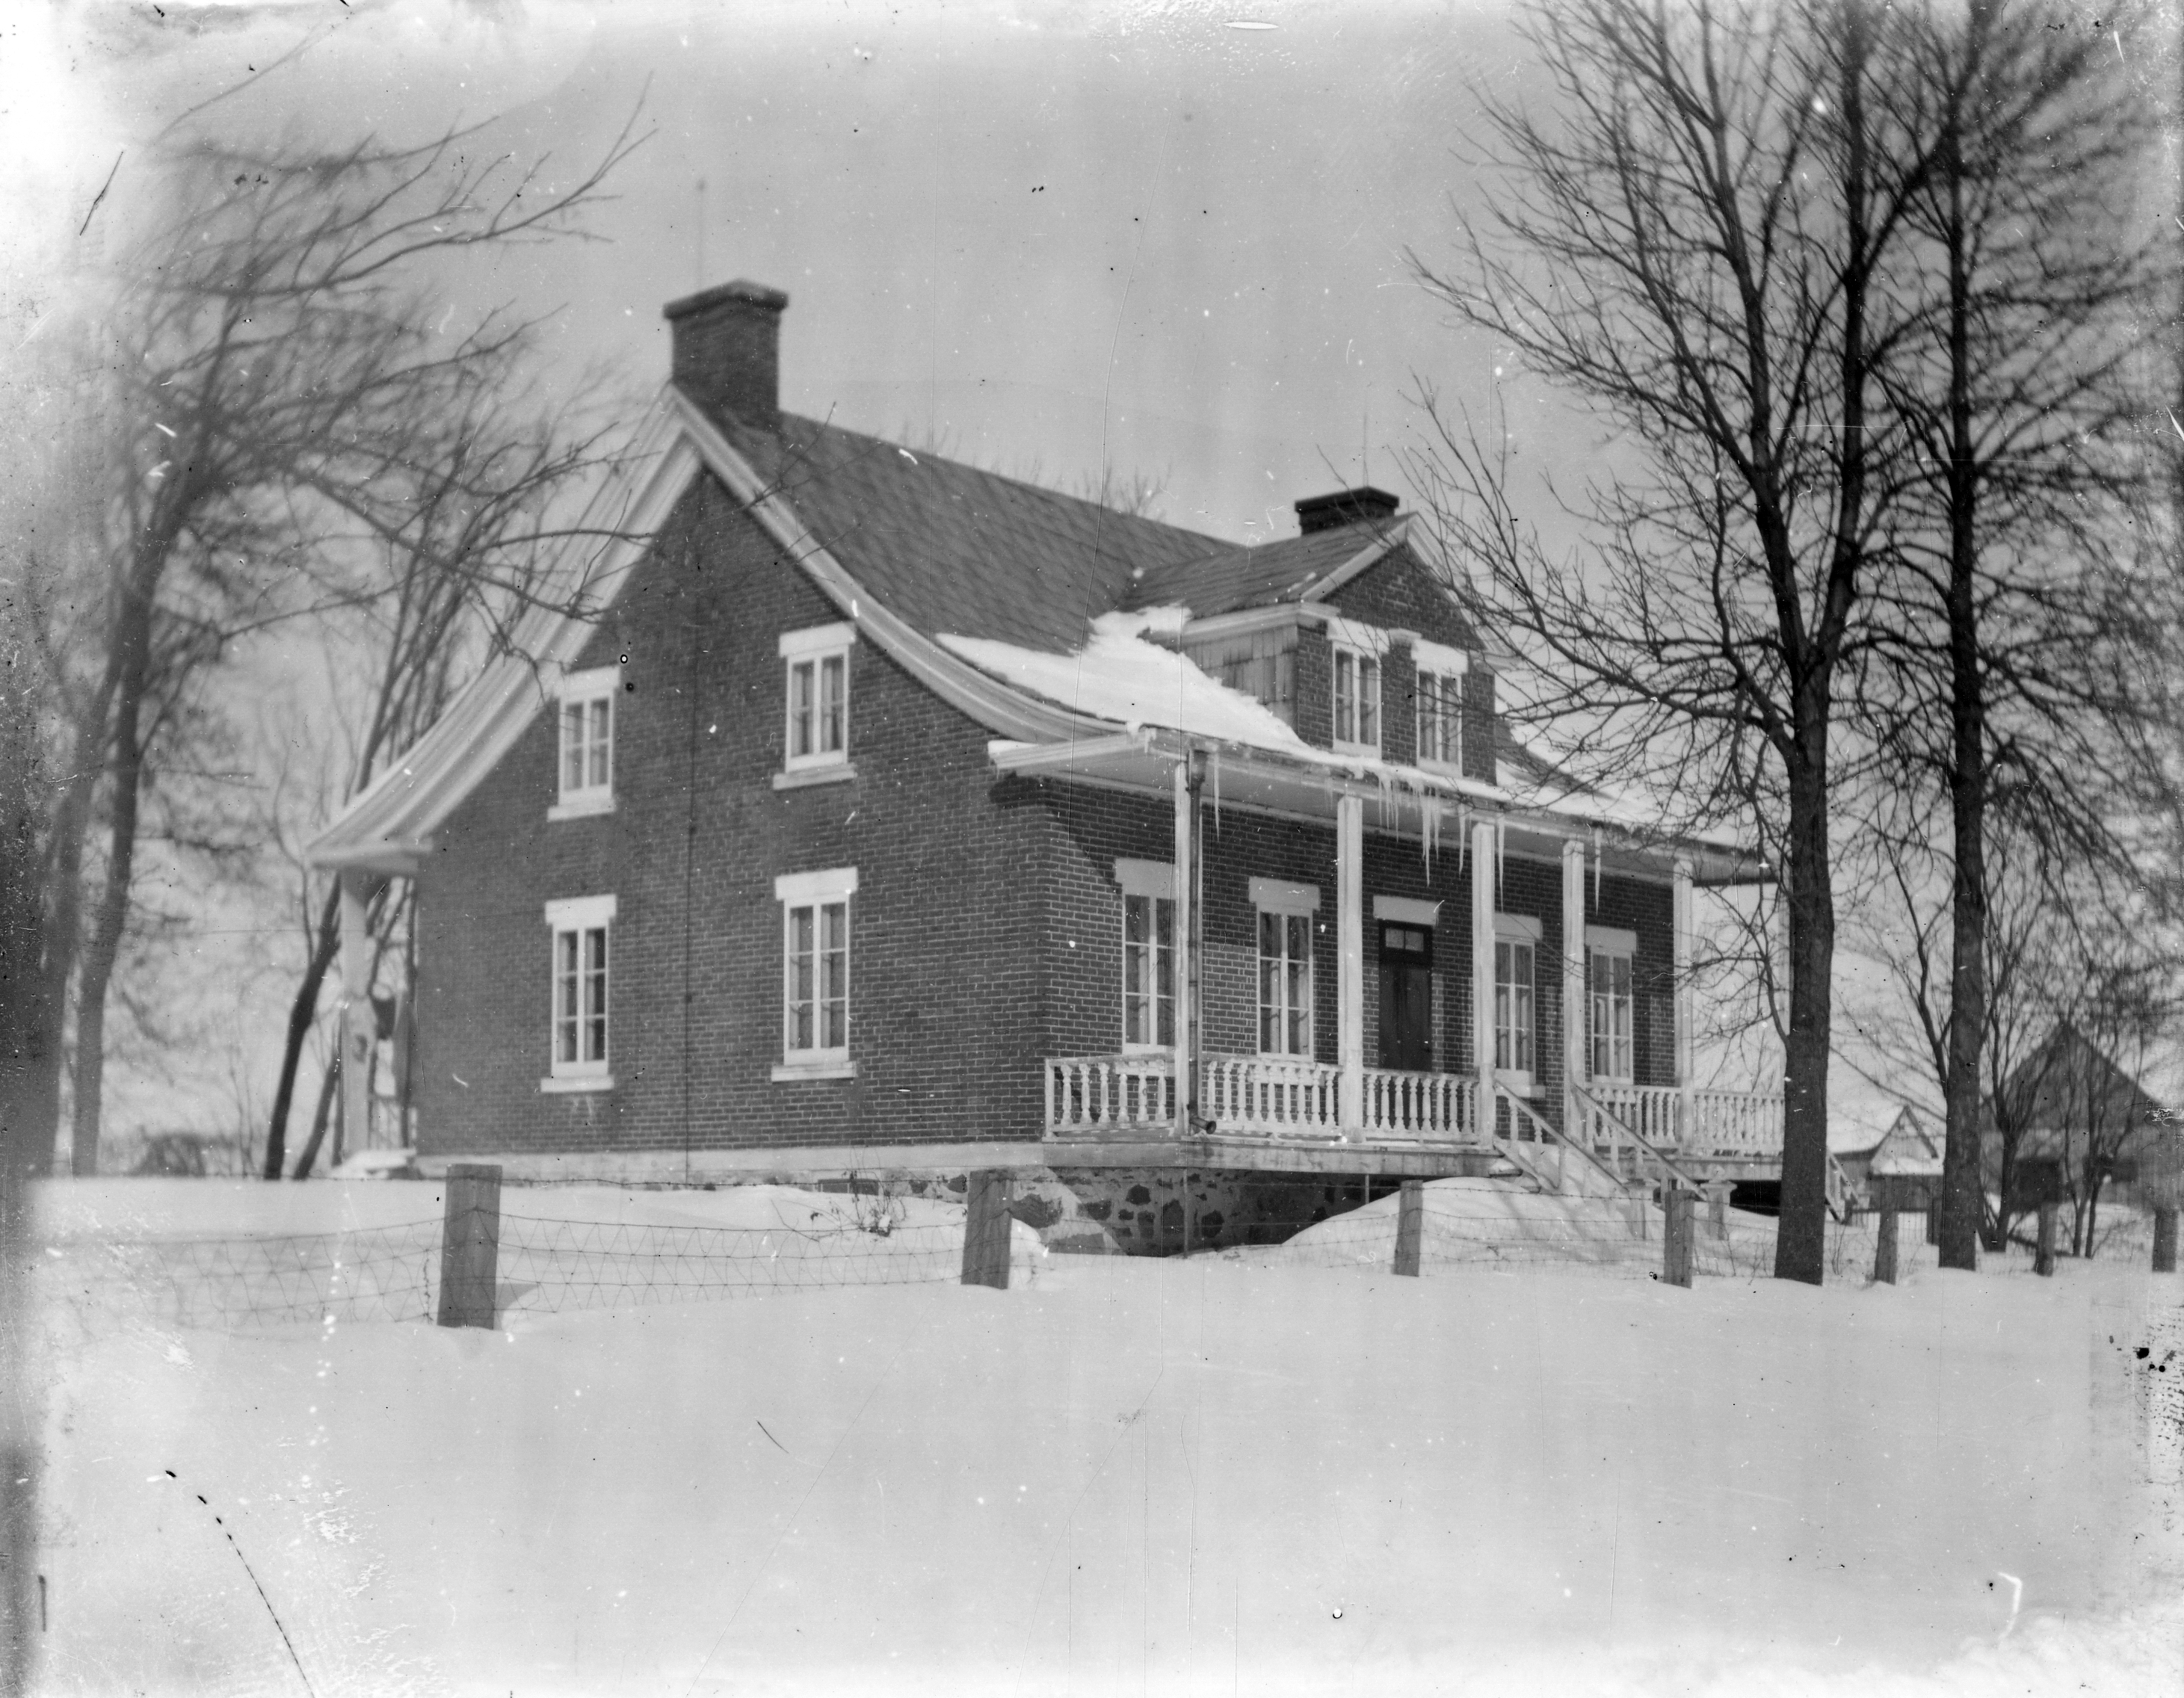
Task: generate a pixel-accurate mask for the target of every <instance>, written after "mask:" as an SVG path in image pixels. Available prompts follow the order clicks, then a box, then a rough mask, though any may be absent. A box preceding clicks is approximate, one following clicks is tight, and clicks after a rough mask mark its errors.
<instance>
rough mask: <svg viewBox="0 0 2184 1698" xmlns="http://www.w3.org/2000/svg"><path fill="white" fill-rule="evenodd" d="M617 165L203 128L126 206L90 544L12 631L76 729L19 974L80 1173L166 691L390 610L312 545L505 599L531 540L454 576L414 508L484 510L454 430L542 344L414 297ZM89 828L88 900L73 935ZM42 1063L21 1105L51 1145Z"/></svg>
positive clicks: (559, 223)
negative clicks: (448, 498) (44, 1030)
mask: <svg viewBox="0 0 2184 1698" xmlns="http://www.w3.org/2000/svg"><path fill="white" fill-rule="evenodd" d="M632 145H633V144H632V142H631V140H630V137H629V134H628V132H627V131H624V133H623V135H622V136H621V138H619V139H618V140H617V141H616V143H615V144H614V145H613V146H612V147H610V148H609V149H608V150H607V152H606V153H605V154H604V156H603V157H602V158H601V159H599V161H598V162H597V163H596V164H593V165H591V166H590V167H588V168H586V169H583V170H578V171H577V172H575V173H573V174H571V175H568V176H566V177H564V178H562V179H561V180H560V181H556V180H555V178H554V175H553V174H552V173H551V172H550V171H549V169H548V166H547V162H545V161H543V160H542V161H540V162H538V163H537V164H533V165H532V166H531V167H530V168H528V169H527V170H523V169H517V168H515V167H513V166H512V165H511V164H510V161H509V160H508V159H507V158H506V157H505V156H496V155H495V154H493V151H492V150H491V149H489V148H480V147H478V145H477V141H476V136H475V135H474V134H471V133H468V132H451V133H449V134H447V135H444V136H441V137H440V138H438V139H437V141H434V142H430V143H427V144H426V145H423V146H420V147H398V146H392V145H387V144H382V143H380V142H376V141H372V140H369V139H367V140H365V141H361V142H358V143H356V144H355V145H354V146H352V147H349V148H345V149H341V150H338V151H332V152H328V151H323V150H320V149H317V148H307V147H302V146H288V147H275V148H262V149H261V148H237V147H233V146H229V145H226V144H223V143H222V142H219V141H217V140H214V139H208V138H207V137H206V136H205V135H204V134H203V132H202V131H201V130H200V131H199V132H198V133H197V134H196V135H194V136H187V135H186V136H183V137H182V138H181V139H180V140H175V141H170V142H167V143H166V144H165V145H164V148H163V149H162V150H161V156H160V163H159V166H158V168H157V169H156V170H154V171H152V172H150V173H149V174H148V177H147V180H146V181H144V182H143V183H142V185H140V186H139V187H138V188H137V198H138V199H139V201H141V202H143V203H148V204H149V205H150V206H151V207H152V208H153V211H152V213H151V214H149V215H148V219H147V220H146V227H145V230H144V233H143V234H142V236H141V237H139V238H138V239H137V241H136V242H135V243H134V244H133V246H132V247H131V251H130V254H129V261H128V264H127V266H126V268H125V276H126V277H127V279H128V281H126V282H125V284H124V285H123V286H122V287H120V288H119V289H118V291H116V292H115V293H114V296H113V297H112V298H111V299H110V301H109V303H107V306H106V309H105V313H104V318H103V336H102V337H101V341H102V342H103V347H102V348H101V353H102V354H103V359H102V360H101V362H100V369H101V370H103V372H104V373H105V374H106V376H105V380H104V381H105V382H106V383H107V385H108V387H109V390H110V392H109V393H106V394H105V395H103V398H102V404H101V405H100V406H99V408H98V409H97V417H98V418H100V419H102V420H105V421H106V423H107V425H108V427H109V428H108V433H107V436H106V438H105V440H104V441H103V443H101V444H100V449H101V453H100V455H99V465H98V472H99V477H98V482H97V487H99V488H100V489H101V490H102V491H103V504H102V509H101V511H100V512H99V513H98V514H97V527H96V529H97V534H96V537H95V541H94V543H93V546H92V548H90V549H89V550H88V551H87V552H88V554H89V556H90V559H89V561H88V563H87V566H86V571H85V572H84V573H83V574H80V575H79V576H76V577H75V578H73V579H70V578H68V577H67V576H65V575H61V576H50V575H49V576H48V578H47V580H45V581H40V580H37V579H36V578H35V577H34V578H33V580H32V582H31V589H32V591H33V592H34V593H33V594H32V595H31V597H30V598H29V606H28V613H29V615H30V617H31V619H32V620H33V621H35V622H36V629H37V630H38V631H39V632H41V633H42V636H43V637H44V638H45V648H46V652H47V654H48V656H49V658H50V659H51V660H52V663H53V665H54V668H55V671H56V674H57V676H58V678H59V680H60V686H59V687H60V688H61V691H62V693H63V695H64V697H65V698H66V700H67V706H68V712H67V715H66V718H67V722H68V726H69V731H68V741H69V743H70V750H69V754H68V759H67V760H66V762H65V765H64V773H65V777H64V782H63V784H62V787H61V788H60V791H59V794H58V801H57V803H56V805H55V808H54V816H53V826H52V829H51V832H50V833H49V842H48V844H47V853H46V855H45V857H44V866H43V867H42V878H41V884H42V905H43V908H44V910H45V916H46V923H45V927H44V935H43V937H42V949H41V957H40V966H39V975H38V977H39V982H40V995H41V997H42V999H43V1005H44V1006H45V1007H46V1008H47V1009H48V1010H57V1009H58V1008H60V1007H61V1006H62V1005H63V1003H64V999H65V998H66V996H67V994H68V991H69V988H70V983H71V979H72V977H73V981H74V987H75V1001H74V1005H73V1006H74V1010H75V1067H74V1078H75V1106H74V1122H75V1156H74V1166H75V1170H76V1171H77V1172H93V1171H96V1166H97V1138H98V1132H99V1122H100V1107H101V1095H100V1079H101V1066H102V1061H103V1050H104V1043H103V1029H104V1020H105V1010H106V1006H107V997H108V991H109V984H110V982H111V978H112V976H113V972H114V965H115V962H116V960H117V959H118V958H119V955H120V948H121V944H122V941H123V938H124V934H125V929H126V927H127V925H128V923H129V917H130V913H131V879H132V875H133V872H134V861H135V855H136V844H137V836H138V831H139V809H140V805H141V803H142V797H143V794H144V786H145V782H146V778H147V774H148V772H150V771H155V770H156V769H157V767H158V765H159V762H160V761H161V760H163V759H164V757H165V754H166V752H167V751H166V750H165V749H164V748H163V746H162V744H161V742H160V740H159V731H160V729H161V724H162V721H161V717H160V715H159V704H160V702H161V700H162V699H163V692H164V693H171V691H172V688H173V687H174V686H175V683H176V682H177V680H178V676H181V675H186V674H187V670H188V668H189V667H192V666H198V667H203V666H210V665H216V664H218V663H219V661H220V660H221V659H222V658H223V657H224V656H225V655H226V654H228V653H230V652H231V649H233V647H234V646H235V645H236V644H237V643H238V642H241V641H242V640H244V639H246V638H247V637H248V636H249V635H250V634H251V633H253V632H256V631H259V630H263V629H265V628H266V627H267V626H269V625H270V624H272V623H273V622H275V621H281V620H289V619H295V618H298V617H307V616H315V615H319V614H320V613H323V612H324V611H325V610H326V609H327V608H328V607H329V606H337V605H343V604H348V603H349V602H351V601H353V600H355V599H359V598H364V599H369V598H376V596H377V595H379V594H380V593H382V590H381V588H380V587H378V586H375V585H371V584H369V583H364V584H356V583H350V584H348V585H344V586H338V587H333V588H331V590H329V588H328V587H327V585H326V582H325V580H324V578H323V577H322V576H320V575H319V574H316V573H315V572H314V571H311V570H309V567H310V565H311V564H312V562H313V561H314V560H317V559H322V558H324V557H325V555H326V548H325V539H326V537H328V536H329V535H336V536H338V535H340V534H343V533H344V532H346V533H347V534H348V535H350V536H352V537H370V538H376V539H378V540H379V541H381V542H382V543H386V544H387V545H390V546H392V547H395V548H407V549H409V550H412V551H415V552H417V553H419V554H423V555H424V556H426V558H428V559H430V560H432V564H433V565H434V566H435V567H436V568H437V570H439V571H443V572H445V573H447V574H448V576H450V577H451V579H453V580H454V581H456V582H460V583H461V584H462V585H463V586H464V587H465V593H466V594H470V595H471V596H474V597H477V598H490V597H492V596H494V595H499V594H504V593H509V592H510V591H511V590H516V591H517V592H518V593H520V587H519V586H517V585H515V583H514V582H512V580H511V578H510V576H509V574H508V573H507V571H506V570H505V567H506V553H505V552H504V551H505V550H506V549H508V548H514V549H515V550H516V551H517V552H520V553H523V554H526V555H527V552H528V550H529V549H530V548H532V547H535V545H536V544H537V543H538V540H539V538H538V537H513V536H507V535H503V536H500V537H498V538H497V542H498V543H499V544H500V545H501V548H499V549H489V550H487V551H485V552H483V553H473V554H467V555H465V554H451V553H447V552H444V551H443V550H442V548H441V544H442V543H443V541H444V537H443V535H442V534H441V533H439V532H434V531H432V530H430V529H426V528H421V520H420V515H421V510H422V509H421V504H420V502H419V500H418V495H419V493H420V492H421V490H425V489H429V488H431V487H433V485H434V483H435V482H436V480H438V479H440V478H443V477H444V476H446V468H448V467H449V466H450V465H460V466H461V467H462V468H463V471H462V473H461V474H460V476H461V477H462V478H463V479H465V480H466V481H465V482H463V486H462V487H463V493H464V496H465V498H466V499H467V500H468V501H470V502H471V503H472V504H475V505H477V506H481V507H484V506H490V505H491V504H493V503H494V502H495V501H496V500H498V499H499V498H501V497H502V496H503V494H504V484H503V482H502V480H503V479H504V476H505V475H506V471H507V468H506V467H505V466H504V464H503V463H502V461H501V460H500V459H499V457H498V456H497V455H495V454H487V455H485V456H483V457H482V458H469V459H466V458H465V454H466V451H467V449H468V448H469V446H470V444H469V442H468V439H467V438H466V437H465V434H464V433H465V429H466V428H467V427H468V426H471V424H473V423H474V422H475V420H476V419H477V418H478V417H479V416H480V413H481V409H485V408H489V407H490V406H491V405H492V404H493V398H496V397H502V396H505V395H507V394H508V393H510V391H511V389H512V387H513V385H514V378H515V374H516V373H517V372H518V370H520V368H521V363H522V361H523V360H524V359H525V358H526V354H527V353H528V350H529V348H530V347H531V345H532V340H533V338H534V335H535V332H536V330H537V325H536V324H535V323H534V322H532V321H529V320H512V319H510V318H509V317H508V316H506V315H504V314H500V313H497V312H496V313H487V314H486V315H484V316H483V317H482V319H481V320H477V321H476V322H473V323H471V324H468V325H466V326H464V327H463V328H462V329H461V330H460V331H457V332H456V333H454V334H452V335H450V334H448V333H446V332H447V331H448V327H449V326H451V325H452V324H453V322H454V316H455V315H454V314H453V313H452V312H449V311H446V310H442V309H437V303H433V302H432V301H431V300H430V299H429V297H428V290H427V287H426V285H427V282H428V280H429V274H430V272H431V270H432V268H433V267H435V266H437V265H443V264H448V263H450V262H451V261H453V260H454V259H456V258H458V257H459V256H460V255H461V254H462V253H464V252H465V250H469V249H473V248H502V247H506V246H508V245H511V244H518V243H522V242H532V241H541V240H548V239H552V238H554V237H562V236H567V235H571V234H576V233H581V222H580V221H581V218H582V214H583V212H584V210H585V209H587V208H588V206H590V205H591V204H592V203H593V202H595V201H596V200H597V199H598V198H599V196H600V194H601V192H602V185H603V183H604V181H605V178H606V176H607V175H608V174H609V173H610V171H611V170H612V169H613V168H614V166H615V165H616V164H617V163H618V162H619V161H620V160H621V159H623V158H625V157H626V156H627V153H628V152H629V150H630V148H631V147H632ZM123 187H126V186H123ZM117 198H119V197H117ZM556 452H557V453H560V454H566V452H567V451H566V449H565V448H561V449H557V450H556ZM86 580H87V581H86ZM95 818H96V819H97V820H98V821H100V823H101V826H102V827H103V836H104V838H105V840H106V847H105V853H104V857H103V859H104V877H103V879H102V880H101V881H100V885H99V888H98V890H97V895H96V898H95V899H94V900H92V902H91V905H90V912H89V914H88V916H86V911H85V906H86V893H85V889H84V886H85V882H86V880H85V877H84V873H85V852H86V846H87V843H88V842H89V838H90V833H91V830H92V824H93V821H94V819H95ZM86 920H87V921H88V927H89V929H88V932H87V933H86ZM40 1066H41V1067H42V1070H43V1071H42V1073H41V1076H40V1078H39V1080H38V1081H37V1082H36V1090H35V1094H36V1096H37V1098H38V1100H39V1103H40V1105H41V1108H40V1112H41V1114H42V1116H46V1117H47V1120H48V1125H49V1126H50V1117H51V1116H52V1115H53V1113H55V1112H57V1107H58V1045H57V1044H55V1045H53V1046H51V1047H50V1049H49V1050H48V1051H47V1057H46V1059H45V1060H43V1061H42V1062H41V1063H40ZM47 1104H50V1105H53V1106H52V1107H51V1108H47V1107H45V1106H43V1105H47ZM33 1135H35V1133H33Z"/></svg>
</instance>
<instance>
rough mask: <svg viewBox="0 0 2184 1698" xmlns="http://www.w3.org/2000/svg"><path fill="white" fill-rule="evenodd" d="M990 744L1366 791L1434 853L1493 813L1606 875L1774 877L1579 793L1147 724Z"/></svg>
mask: <svg viewBox="0 0 2184 1698" xmlns="http://www.w3.org/2000/svg"><path fill="white" fill-rule="evenodd" d="M986 749H987V753H988V754H989V756H990V757H991V759H992V760H993V763H994V766H995V770H996V771H1000V772H1005V773H1013V774H1017V775H1020V776H1022V777H1031V778H1053V779H1059V780H1061V781H1063V782H1077V783H1084V784H1091V785H1095V786H1100V787H1104V788H1119V789H1125V790H1135V791H1140V792H1144V793H1147V794H1151V795H1159V796H1167V795H1170V794H1172V793H1173V787H1174V782H1175V779H1174V774H1175V770H1176V767H1177V765H1178V763H1179V762H1181V761H1184V760H1189V759H1190V758H1192V757H1193V756H1196V757H1199V758H1200V759H1201V762H1202V771H1203V775H1204V779H1205V788H1204V791H1203V792H1202V794H1203V797H1204V799H1205V801H1206V804H1208V805H1211V806H1213V807H1215V808H1220V807H1231V806H1233V807H1240V808H1248V809H1251V810H1256V811H1260V812H1264V813H1271V814H1276V815H1279V816H1284V817H1286V818H1290V819H1296V820H1306V821H1326V822H1328V823H1329V825H1332V824H1333V822H1334V816H1335V804H1336V802H1337V801H1338V799H1340V798H1342V797H1344V796H1357V797H1362V799H1364V800H1365V803H1366V810H1365V824H1366V829H1367V830H1368V831H1376V832H1381V833H1383V834H1385V835H1389V836H1396V837H1405V838H1412V839H1413V840H1414V841H1418V842H1421V843H1435V844H1437V845H1438V846H1439V848H1438V849H1437V852H1438V853H1446V854H1449V855H1455V854H1457V853H1459V850H1458V849H1457V833H1458V832H1461V831H1462V830H1463V828H1464V827H1467V826H1468V825H1471V824H1473V823H1475V822H1477V821H1482V820H1485V821H1495V820H1498V821H1502V829H1503V832H1504V833H1505V836H1504V839H1503V843H1504V848H1505V849H1507V851H1508V852H1510V853H1513V854H1516V855H1530V856H1535V857H1546V858H1552V857H1553V856H1556V855H1560V854H1561V853H1562V847H1563V843H1567V842H1570V841H1572V840H1575V841H1578V842H1582V843H1586V844H1588V845H1591V844H1592V843H1598V845H1599V853H1600V856H1601V863H1602V866H1603V867H1604V868H1605V869H1606V870H1607V871H1611V872H1621V873H1630V874H1636V875H1638V876H1641V877H1651V878H1660V877H1665V876H1666V875H1667V874H1668V872H1669V870H1670V869H1671V867H1672V866H1673V865H1674V862H1675V861H1676V860H1680V859H1688V860H1690V861H1691V871H1692V877H1693V880H1694V882H1697V883H1699V884H1708V885H1724V884H1746V883H1756V882H1763V881H1765V880H1767V879H1769V878H1770V877H1772V876H1773V875H1772V873H1771V872H1770V871H1769V869H1768V868H1767V866H1766V865H1765V863H1764V862H1763V861H1762V860H1760V859H1759V858H1758V856H1757V855H1754V854H1752V852H1751V851H1750V850H1749V849H1745V848H1744V847H1742V846H1741V845H1739V844H1737V843H1731V842H1722V841H1719V840H1716V839H1714V838H1710V837H1696V836H1688V835H1685V836H1678V835H1674V834H1670V833H1667V832H1651V833H1648V832H1643V831H1641V830H1640V829H1638V828H1637V827H1634V826H1633V825H1632V824H1631V823H1630V821H1627V820H1624V819H1619V818H1615V817H1612V816H1609V815H1607V814H1606V813H1604V812H1602V811H1600V810H1588V809H1586V808H1585V807H1584V806H1582V805H1580V804H1582V802H1583V801H1584V798H1582V797H1573V796H1567V795H1565V796H1542V795H1541V794H1539V793H1537V792H1536V790H1529V791H1528V790H1520V789H1518V788H1507V787H1505V786H1502V785H1494V784H1485V783H1482V782H1479V780H1477V779H1474V778H1464V777H1458V776H1457V775H1455V774H1453V773H1446V772H1438V771H1429V770H1427V769H1425V768H1424V767H1417V766H1402V765H1396V763H1394V762H1392V761H1383V760H1366V759H1363V758H1361V757H1358V756H1354V755H1344V754H1334V753H1331V752H1330V751H1328V750H1325V749H1316V748H1314V747H1312V745H1310V744H1308V743H1299V744H1298V746H1297V748H1296V749H1268V748H1263V747H1258V746H1255V745H1252V744H1250V743H1239V742H1234V741H1227V740H1223V739H1220V738H1207V737H1205V736H1202V735H1197V734H1194V733H1192V732H1185V731H1180V730H1177V729H1175V728H1173V727H1167V726H1157V725H1148V726H1132V727H1127V728H1124V729H1122V730H1118V731H1117V732H1112V733H1111V734H1110V735H1107V736H1105V737H1092V738H1074V739H1072V740H1070V741H1067V742H1058V743H1025V742H1017V741H1013V740H1011V739H1008V738H997V739H995V741H993V742H991V743H988V744H987V745H986ZM1508 776H1510V775H1509V774H1508V771H1507V768H1506V767H1505V769H1504V777H1508ZM1596 833H1597V836H1596Z"/></svg>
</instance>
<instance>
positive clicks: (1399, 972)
mask: <svg viewBox="0 0 2184 1698" xmlns="http://www.w3.org/2000/svg"><path fill="white" fill-rule="evenodd" d="M1380 1065H1381V1066H1384V1067H1392V1068H1395V1069H1396V1070H1398V1071H1400V1072H1408V1073H1424V1072H1430V1071H1431V1070H1432V1068H1433V928H1432V927H1429V926H1401V925H1396V924H1395V923H1393V922H1386V923H1384V924H1383V925H1382V926H1381V927H1380Z"/></svg>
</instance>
